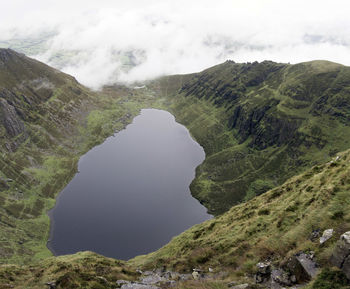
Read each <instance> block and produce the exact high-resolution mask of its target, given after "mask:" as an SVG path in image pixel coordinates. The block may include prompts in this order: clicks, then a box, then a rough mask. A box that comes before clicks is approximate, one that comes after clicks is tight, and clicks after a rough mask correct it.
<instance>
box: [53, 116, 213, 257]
mask: <svg viewBox="0 0 350 289" xmlns="http://www.w3.org/2000/svg"><path fill="white" fill-rule="evenodd" d="M204 157H205V154H204V151H203V148H202V147H201V146H200V145H199V144H198V143H196V142H195V141H194V140H193V139H192V138H191V136H190V134H189V132H188V130H187V129H186V128H185V127H184V126H182V125H180V124H178V123H176V122H175V119H174V117H173V116H172V115H171V114H170V113H168V112H166V111H162V110H156V109H143V110H142V111H141V114H140V115H139V116H137V117H135V119H134V120H133V122H132V124H130V125H128V126H127V127H126V129H125V130H123V131H120V132H119V133H117V134H115V135H114V136H113V137H110V138H108V139H107V140H106V141H105V142H104V143H103V144H101V145H99V146H97V147H95V148H93V149H92V150H90V151H89V152H88V153H87V154H85V155H84V156H83V157H82V158H81V159H80V161H79V171H80V173H78V174H76V175H75V177H74V178H73V180H72V181H71V182H70V183H69V184H68V186H67V187H66V188H65V189H64V190H63V191H62V192H61V193H60V194H59V196H58V199H57V204H56V206H55V208H54V209H53V210H51V211H50V212H49V215H50V218H51V234H50V241H49V242H48V247H49V249H50V250H51V251H52V252H53V253H54V254H55V255H63V254H71V253H76V252H78V251H85V250H90V251H94V252H97V253H99V254H102V255H105V256H108V257H114V258H118V259H129V258H132V257H134V256H136V255H140V254H145V253H149V252H151V251H154V250H156V249H158V248H160V247H161V246H163V245H165V244H166V243H167V242H169V241H170V239H171V238H172V237H174V236H175V235H178V234H179V233H181V232H183V231H184V230H185V229H187V228H189V227H191V226H192V225H194V224H197V223H200V222H202V221H204V220H207V219H209V218H210V217H211V216H210V215H208V214H207V213H206V209H205V208H204V207H203V206H202V205H201V204H200V203H199V202H198V201H197V200H196V199H194V198H193V197H192V196H191V193H190V190H189V185H190V183H191V181H192V179H193V178H194V176H195V168H196V167H197V166H198V165H199V164H200V163H201V162H202V161H203V160H204Z"/></svg>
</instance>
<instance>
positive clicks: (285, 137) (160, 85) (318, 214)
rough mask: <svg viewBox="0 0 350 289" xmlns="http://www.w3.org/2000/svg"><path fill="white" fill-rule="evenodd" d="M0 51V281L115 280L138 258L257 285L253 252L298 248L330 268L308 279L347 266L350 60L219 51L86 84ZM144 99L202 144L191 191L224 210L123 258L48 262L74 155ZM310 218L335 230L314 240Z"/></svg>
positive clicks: (109, 283) (107, 284) (281, 253)
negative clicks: (167, 72) (205, 58)
mask: <svg viewBox="0 0 350 289" xmlns="http://www.w3.org/2000/svg"><path fill="white" fill-rule="evenodd" d="M0 55H2V56H1V59H2V60H1V61H2V63H4V62H5V63H6V65H5V64H3V65H2V66H1V65H0V121H1V124H2V125H1V126H0V144H1V145H0V153H1V155H2V158H1V159H0V162H1V164H2V166H1V169H0V233H1V234H0V242H1V248H0V263H2V264H4V265H1V266H0V286H3V287H4V288H8V287H9V286H10V287H11V286H12V287H15V288H23V287H25V286H27V287H26V288H28V286H29V288H41V287H42V286H43V283H46V282H48V283H50V282H51V281H52V278H56V281H57V280H58V281H59V282H61V283H59V282H57V288H114V287H115V282H116V280H117V279H119V278H126V279H128V280H135V279H136V278H137V277H138V276H139V275H138V273H137V272H136V269H137V268H138V267H139V268H142V269H153V268H158V269H159V268H162V267H166V268H170V269H172V270H177V271H185V272H190V271H191V270H192V269H193V268H197V267H198V268H199V269H202V270H208V267H214V268H215V269H214V270H223V271H224V272H226V273H225V274H226V275H225V276H226V277H223V280H222V281H219V283H216V281H215V280H214V281H213V282H214V283H210V282H211V281H208V282H205V281H203V282H202V281H200V282H202V283H196V282H195V281H194V283H191V282H185V283H184V284H182V283H181V282H180V283H177V284H176V285H175V286H176V287H175V288H200V286H202V287H203V288H227V282H228V281H232V280H236V281H238V282H245V281H247V280H249V282H253V278H254V274H256V273H257V268H256V263H257V262H261V261H265V260H266V259H269V260H271V262H272V263H273V265H274V266H282V267H283V266H284V263H285V262H286V260H287V259H288V258H289V257H293V256H294V255H295V254H296V253H297V252H299V251H302V252H306V253H307V254H309V252H311V251H313V252H315V255H316V259H317V261H318V262H319V264H320V265H321V266H322V267H323V268H325V269H324V270H326V271H322V273H321V274H320V275H319V276H317V277H316V280H315V281H314V283H311V284H310V286H314V285H313V284H317V282H326V281H325V280H326V278H333V277H334V276H339V274H341V272H339V270H338V271H337V270H336V269H334V268H331V267H330V266H329V264H328V263H327V262H328V260H329V257H330V255H331V254H332V252H333V250H334V248H335V246H336V240H337V239H338V237H339V236H340V235H341V234H343V233H344V232H346V231H348V230H350V227H349V221H350V216H349V202H348V199H349V198H348V197H349V196H348V194H349V167H350V166H349V159H350V156H349V155H350V153H349V151H348V150H346V149H348V148H349V139H348V137H349V136H350V133H349V132H350V129H349V113H350V110H349V104H350V97H349V96H350V68H349V67H345V66H342V65H337V64H333V63H329V62H325V61H314V62H309V63H301V64H297V65H289V64H279V63H274V62H271V61H265V62H262V63H257V62H254V63H246V64H238V63H234V62H232V61H227V62H225V63H223V64H221V65H217V66H215V67H212V68H209V69H207V70H204V71H203V72H200V73H194V74H190V75H177V76H167V77H162V78H160V79H158V80H154V81H151V82H148V83H146V87H144V88H143V89H132V88H130V87H125V86H121V85H114V86H109V87H105V88H104V89H103V91H100V92H93V91H90V90H89V89H87V88H85V87H84V86H82V85H80V84H79V83H77V82H76V80H75V79H74V78H73V77H71V76H68V75H66V74H63V73H60V72H58V71H57V70H54V69H51V68H50V67H48V66H46V65H44V64H41V63H39V62H37V61H35V60H32V59H29V58H27V57H26V56H24V55H22V54H18V53H16V52H14V51H11V50H6V51H5V52H4V50H2V49H0ZM22 67H23V69H22ZM22 72H23V73H22ZM145 106H147V107H154V108H163V109H166V110H169V111H170V112H172V113H173V114H174V115H175V117H176V119H177V120H178V121H179V122H181V123H183V124H185V125H186V126H187V127H188V129H189V130H190V132H191V134H192V135H193V136H194V138H195V139H196V140H197V141H198V142H199V143H200V144H201V145H202V146H204V148H205V151H206V154H207V156H206V160H205V162H204V163H203V164H202V165H201V166H199V167H198V168H197V173H196V179H195V180H194V182H193V183H192V185H191V190H192V193H193V195H194V196H195V197H197V198H198V199H199V200H200V201H202V202H203V203H204V204H205V205H206V206H208V208H209V210H211V211H212V212H214V213H215V214H217V215H219V216H218V217H216V218H214V219H213V220H210V221H207V222H204V223H202V224H199V225H197V226H194V227H193V228H191V229H189V230H187V231H186V232H184V233H183V234H181V235H179V236H177V237H175V238H174V239H173V240H172V241H171V242H170V243H169V244H168V245H166V246H164V247H163V248H161V249H160V250H159V251H156V252H154V253H151V254H149V255H146V256H139V257H137V258H135V259H133V260H130V261H129V262H123V261H118V260H111V259H108V258H105V257H102V256H98V255H97V254H94V253H90V252H84V253H78V254H74V255H69V256H62V257H59V258H55V257H51V258H49V257H50V256H51V253H50V252H49V251H48V249H47V248H46V241H47V239H48V232H49V220H48V217H47V215H46V212H47V210H48V209H49V208H51V207H52V206H53V205H54V202H55V196H56V195H57V193H58V192H59V191H60V190H61V189H62V188H63V187H64V186H65V185H66V184H67V183H68V182H69V180H70V179H71V178H72V176H73V175H74V173H75V172H76V168H77V162H78V159H79V156H81V155H82V154H83V153H84V152H86V151H87V150H89V149H90V148H92V147H93V146H95V145H96V144H98V143H100V142H102V141H103V140H104V139H105V138H106V137H107V136H109V135H111V134H113V133H114V132H115V130H119V129H122V128H123V127H124V126H125V125H126V124H127V123H128V122H130V121H131V119H132V117H133V116H135V115H136V114H137V113H138V111H139V110H140V109H141V108H143V107H145ZM341 151H344V152H342V153H340V152H341ZM233 187H235V188H237V189H236V190H233V189H232V188H233ZM264 192H266V193H264ZM243 200H245V202H244V203H242V204H237V203H239V202H242V201H243ZM234 204H236V205H234ZM315 228H316V229H319V230H324V229H329V228H333V229H334V231H335V236H334V237H333V238H332V239H330V241H328V242H327V243H326V245H324V246H320V245H318V243H317V242H314V241H310V240H309V237H308V236H309V235H310V234H311V233H312V232H313V230H314V229H315ZM9 264H27V265H9ZM282 267H281V268H282ZM278 268H279V267H278ZM327 270H328V271H327ZM329 270H330V271H329ZM338 273H339V274H338ZM332 274H333V275H332ZM329 276H333V277H329ZM341 276H343V275H341ZM246 277H248V279H247V278H246ZM323 278H324V279H323ZM334 278H335V277H334ZM341 278H343V277H341ZM1 279H2V280H1ZM334 280H335V279H334ZM342 280H343V279H342ZM338 281H339V280H338ZM338 281H337V282H338ZM327 282H328V281H327ZM334 282H336V281H334ZM327 284H328V283H327ZM339 284H340V283H339ZM50 286H51V285H50ZM55 286H56V285H55ZM214 286H216V287H214ZM252 286H253V285H252ZM254 286H255V285H254ZM315 286H316V285H315ZM340 286H341V285H339V287H338V288H347V287H346V286H345V287H344V286H343V287H340ZM253 288H254V287H253ZM310 288H318V287H310ZM325 288H327V287H325ZM329 288H332V287H329Z"/></svg>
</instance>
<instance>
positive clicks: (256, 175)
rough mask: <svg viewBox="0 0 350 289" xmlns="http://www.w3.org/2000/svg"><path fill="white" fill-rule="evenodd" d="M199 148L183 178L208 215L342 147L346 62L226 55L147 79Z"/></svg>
mask: <svg viewBox="0 0 350 289" xmlns="http://www.w3.org/2000/svg"><path fill="white" fill-rule="evenodd" d="M151 85H152V87H153V88H154V89H155V90H156V91H158V94H159V96H161V97H164V96H166V100H165V101H164V108H165V109H168V110H170V111H171V112H172V113H173V114H174V115H175V116H176V118H177V120H178V121H179V122H181V123H183V124H184V125H186V127H187V128H188V129H189V130H190V131H191V133H192V135H193V136H194V137H195V138H196V140H197V141H198V142H199V143H200V144H201V145H202V146H203V147H204V149H205V152H206V160H205V162H204V163H203V164H202V165H201V166H200V167H199V168H198V169H197V178H196V179H195V180H194V182H193V183H192V185H191V191H192V194H193V196H194V197H196V198H197V199H199V200H200V201H201V202H202V203H204V205H205V206H206V207H207V208H208V209H209V211H210V212H211V213H213V214H215V215H218V214H221V213H223V212H224V211H227V210H228V209H229V208H231V206H232V205H234V204H237V203H239V202H241V201H243V200H247V199H250V198H252V197H254V196H255V195H259V194H261V193H263V192H265V191H267V190H268V189H271V188H273V187H275V186H277V185H280V184H282V183H283V182H284V181H285V180H287V179H288V178H290V177H291V176H293V175H296V174H298V173H300V172H302V171H304V170H305V169H307V168H310V167H311V166H313V165H315V164H318V163H322V162H325V161H327V160H329V159H330V158H331V157H333V156H335V155H336V153H337V152H340V151H343V150H345V149H347V148H349V147H350V126H349V124H350V68H349V67H346V66H342V65H340V64H336V63H332V62H327V61H312V62H306V63H300V64H296V65H289V64H279V63H274V62H270V61H264V62H261V63H257V62H255V63H246V64H240V63H234V62H232V61H227V62H225V63H223V64H221V65H217V66H215V67H212V68H209V69H207V70H205V71H203V72H200V73H196V74H192V75H183V76H182V75H179V76H170V77H164V78H162V79H160V80H158V81H157V82H153V83H152V84H151Z"/></svg>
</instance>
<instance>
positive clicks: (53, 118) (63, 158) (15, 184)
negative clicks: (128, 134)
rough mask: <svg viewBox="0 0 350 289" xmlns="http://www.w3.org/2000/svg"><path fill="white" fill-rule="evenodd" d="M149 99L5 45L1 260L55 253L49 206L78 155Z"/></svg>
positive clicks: (0, 122) (0, 103) (0, 54)
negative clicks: (88, 82)
mask: <svg viewBox="0 0 350 289" xmlns="http://www.w3.org/2000/svg"><path fill="white" fill-rule="evenodd" d="M135 99H137V100H136V101H135ZM147 99H148V96H147V94H146V93H143V94H142V95H137V92H133V91H132V90H130V89H128V88H126V87H117V86H115V87H109V88H106V89H105V90H104V92H103V93H95V92H92V91H90V90H88V89H87V88H85V87H83V86H82V85H80V84H79V83H78V82H77V81H76V80H75V79H74V78H73V77H71V76H69V75H66V74H64V73H62V72H59V71H57V70H55V69H53V68H51V67H48V66H47V65H45V64H43V63H40V62H38V61H35V60H33V59H30V58H28V57H26V56H24V55H23V54H19V53H16V52H14V51H12V50H10V49H0V154H1V158H0V243H1V246H0V263H12V262H16V263H22V262H25V261H29V260H33V259H37V258H42V257H45V256H50V255H51V253H50V252H49V251H48V249H47V248H46V242H47V240H48V234H49V218H48V216H47V211H48V210H49V209H50V208H52V207H53V206H54V204H55V197H56V195H57V193H58V192H59V191H60V190H61V189H63V188H64V186H65V185H66V184H67V183H68V182H69V180H70V179H71V178H72V177H73V175H74V174H75V172H76V170H77V162H78V160H79V157H80V156H81V155H82V154H84V153H85V152H86V151H87V150H88V149H90V148H91V147H93V146H94V145H96V144H98V143H100V142H102V141H103V140H104V139H105V138H106V137H107V136H109V135H111V134H112V133H113V132H114V131H115V130H118V129H121V128H123V127H124V126H125V125H126V124H127V123H128V122H130V121H131V120H132V118H133V116H134V115H136V114H137V113H138V111H139V109H140V108H141V107H143V106H145V105H146V104H145V103H148V100H147Z"/></svg>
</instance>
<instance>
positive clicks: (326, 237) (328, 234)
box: [320, 229, 334, 245]
mask: <svg viewBox="0 0 350 289" xmlns="http://www.w3.org/2000/svg"><path fill="white" fill-rule="evenodd" d="M333 231H334V230H333V229H328V230H325V231H324V232H323V234H322V237H321V238H320V244H321V245H322V244H324V243H325V242H326V241H328V240H329V239H330V238H332V236H333Z"/></svg>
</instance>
